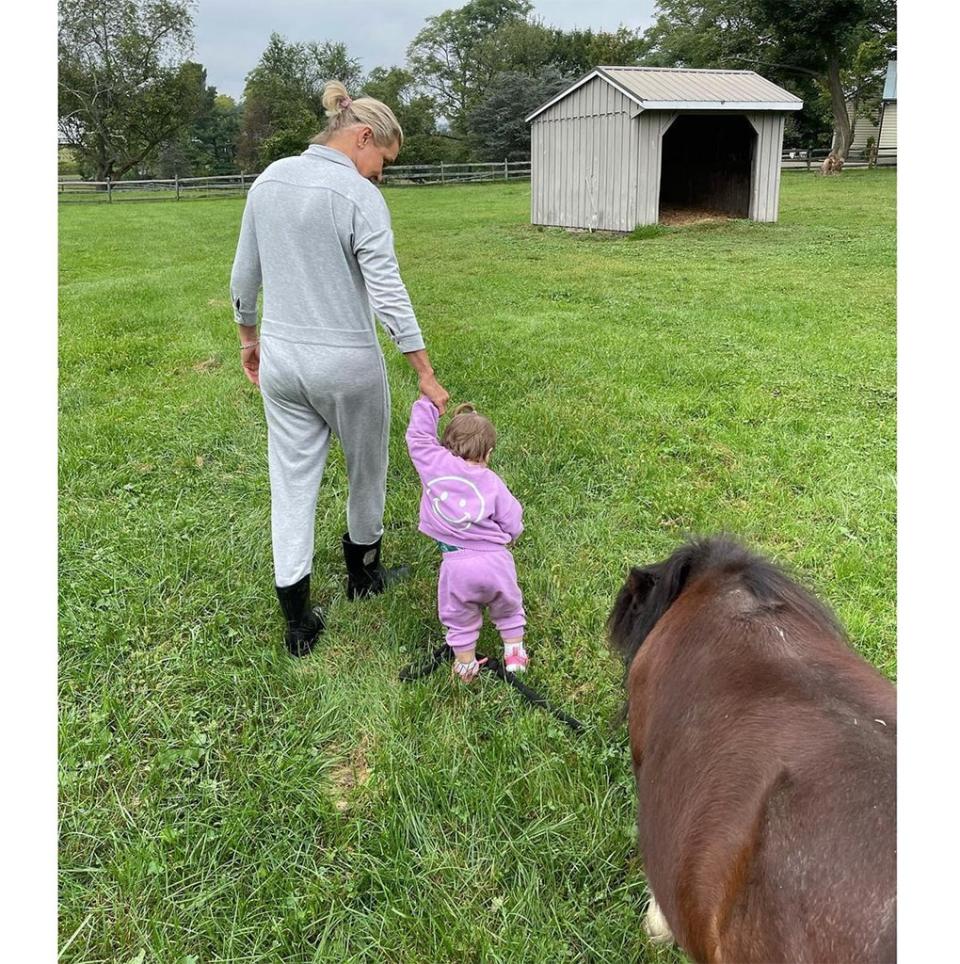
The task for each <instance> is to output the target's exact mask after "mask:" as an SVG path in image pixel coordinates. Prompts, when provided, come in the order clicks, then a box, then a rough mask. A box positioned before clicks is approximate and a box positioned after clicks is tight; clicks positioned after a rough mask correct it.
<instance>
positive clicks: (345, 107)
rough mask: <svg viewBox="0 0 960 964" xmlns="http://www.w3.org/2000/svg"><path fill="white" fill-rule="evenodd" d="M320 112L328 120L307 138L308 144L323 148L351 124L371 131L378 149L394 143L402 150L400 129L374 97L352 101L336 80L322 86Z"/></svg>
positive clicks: (393, 116) (388, 112) (392, 114)
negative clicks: (365, 126)
mask: <svg viewBox="0 0 960 964" xmlns="http://www.w3.org/2000/svg"><path fill="white" fill-rule="evenodd" d="M323 110H324V113H325V114H326V115H327V117H328V118H329V120H328V121H327V126H326V127H325V128H324V129H323V130H322V131H321V132H320V133H319V134H315V135H314V136H313V137H311V138H310V143H311V144H326V143H327V141H328V140H330V138H331V137H332V136H333V135H334V134H336V133H337V132H338V131H342V130H344V129H345V128H347V127H352V126H353V125H354V124H366V125H367V126H368V127H370V128H371V129H372V130H373V142H374V144H376V145H377V147H390V146H391V145H392V144H393V143H394V142H396V144H397V147H398V148H400V147H403V128H401V127H400V124H399V123H398V121H397V118H396V116H395V115H394V113H393V111H392V110H390V108H389V107H387V105H386V104H384V103H383V102H382V101H379V100H377V99H376V98H374V97H358V98H357V99H356V100H352V99H351V97H350V95H349V94H348V93H347V88H346V87H344V86H343V84H341V83H340V81H339V80H330V81H327V83H326V84H324V85H323Z"/></svg>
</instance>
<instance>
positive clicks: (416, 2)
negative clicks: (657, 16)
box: [194, 0, 655, 100]
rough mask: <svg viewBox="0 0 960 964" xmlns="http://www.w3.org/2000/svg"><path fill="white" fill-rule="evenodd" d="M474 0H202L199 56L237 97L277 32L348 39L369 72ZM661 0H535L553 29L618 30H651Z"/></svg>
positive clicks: (293, 38) (217, 83) (214, 81)
mask: <svg viewBox="0 0 960 964" xmlns="http://www.w3.org/2000/svg"><path fill="white" fill-rule="evenodd" d="M465 2H466V0H353V2H351V0H338V2H336V3H334V2H332V0H312V2H311V0H267V2H264V0H199V5H198V9H197V11H196V16H195V21H194V23H195V38H196V47H195V51H194V57H195V58H196V60H197V61H198V62H199V63H201V64H203V66H204V67H206V69H207V83H208V84H210V85H212V86H214V87H216V88H217V90H218V91H219V92H220V93H222V94H229V95H230V96H231V97H233V98H234V99H236V100H239V99H240V98H241V97H242V96H243V83H244V78H245V77H246V76H247V74H248V73H249V72H250V71H251V70H253V68H254V67H255V66H256V65H257V61H258V60H259V59H260V55H261V54H262V53H263V51H264V48H265V47H266V46H267V41H268V40H269V39H270V34H271V33H272V32H274V31H276V32H277V33H279V34H282V35H283V36H284V37H285V38H286V39H287V40H288V41H290V42H292V43H303V42H306V41H310V40H316V41H318V42H322V41H324V40H332V41H335V42H340V43H344V44H346V46H347V52H348V53H349V55H350V56H351V57H355V58H357V59H359V60H360V63H361V65H362V67H363V71H364V73H366V72H368V71H370V70H372V69H373V68H374V67H392V66H395V65H396V66H403V65H404V64H405V63H406V51H407V46H408V45H409V43H410V41H411V40H413V38H414V37H415V36H416V35H417V33H418V32H419V31H420V30H421V29H422V28H423V27H424V25H425V22H426V19H427V17H432V16H434V15H436V14H438V13H442V12H443V11H444V10H452V9H456V8H457V7H461V6H463V4H464V3H465ZM654 2H655V0H632V2H631V0H586V2H585V0H534V14H535V15H536V16H538V17H539V18H540V19H541V20H543V22H544V23H545V24H546V25H547V26H550V27H560V28H562V29H564V30H570V29H572V28H573V27H581V28H587V27H589V28H591V29H592V30H595V31H596V30H616V29H617V27H619V26H620V25H621V24H623V25H625V26H627V27H630V28H636V27H641V28H645V27H647V26H649V25H650V23H651V21H652V13H653V6H654Z"/></svg>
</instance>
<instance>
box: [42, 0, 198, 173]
mask: <svg viewBox="0 0 960 964" xmlns="http://www.w3.org/2000/svg"><path fill="white" fill-rule="evenodd" d="M59 16H60V22H59V29H58V37H57V40H58V54H59V64H58V87H59V110H58V119H59V127H60V132H61V134H62V136H63V137H64V139H65V140H66V141H67V142H68V143H70V145H71V146H72V147H73V150H74V152H75V154H76V156H77V159H78V161H79V163H80V167H81V169H82V170H83V172H84V173H85V174H93V175H94V176H95V177H96V179H97V180H106V179H107V178H114V179H118V178H121V177H123V176H124V174H126V173H127V172H129V171H132V170H135V169H136V168H137V166H138V165H139V164H141V163H142V162H143V161H144V160H145V159H146V158H148V157H149V156H150V155H151V153H152V152H154V151H155V149H156V148H157V146H158V145H159V144H161V143H162V142H163V141H165V140H168V139H169V138H171V137H172V136H173V135H174V134H175V133H176V132H177V131H179V130H180V129H181V128H183V127H184V126H185V125H187V124H189V123H190V121H191V120H192V119H193V118H194V116H195V115H196V113H197V110H198V107H199V105H200V103H201V99H202V97H203V91H204V79H205V74H204V70H203V68H202V67H201V66H200V65H199V64H195V63H190V62H189V61H186V60H185V59H184V58H185V56H186V54H187V53H189V51H190V48H191V47H192V44H193V18H192V14H191V10H190V2H189V0H120V2H118V3H112V4H104V3H101V2H95V0H59Z"/></svg>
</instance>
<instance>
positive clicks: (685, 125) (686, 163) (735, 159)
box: [660, 114, 757, 219]
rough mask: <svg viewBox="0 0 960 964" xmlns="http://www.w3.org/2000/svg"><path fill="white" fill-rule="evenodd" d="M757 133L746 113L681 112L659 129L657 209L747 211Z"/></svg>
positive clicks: (662, 211)
mask: <svg viewBox="0 0 960 964" xmlns="http://www.w3.org/2000/svg"><path fill="white" fill-rule="evenodd" d="M756 141H757V133H756V131H755V130H754V129H753V127H752V126H751V124H750V122H749V121H748V120H747V119H746V118H745V117H738V116H734V117H731V116H729V115H717V114H683V115H681V116H679V117H677V118H676V120H674V122H673V123H672V124H671V125H670V127H669V128H667V131H666V133H665V134H664V135H663V152H662V155H661V159H662V165H661V169H660V170H661V175H660V214H661V219H663V217H664V215H665V214H667V213H676V212H691V213H692V212H701V211H702V212H704V213H709V214H726V215H727V216H728V217H732V218H746V217H749V212H750V173H751V169H752V165H753V152H754V150H755V149H756Z"/></svg>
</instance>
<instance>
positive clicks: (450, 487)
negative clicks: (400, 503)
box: [427, 475, 486, 532]
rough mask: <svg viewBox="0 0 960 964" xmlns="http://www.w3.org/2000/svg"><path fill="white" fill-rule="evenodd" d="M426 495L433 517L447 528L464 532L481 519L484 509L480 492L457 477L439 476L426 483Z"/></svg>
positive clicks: (468, 481)
mask: <svg viewBox="0 0 960 964" xmlns="http://www.w3.org/2000/svg"><path fill="white" fill-rule="evenodd" d="M427 495H428V496H429V498H430V505H431V506H432V507H433V512H434V515H436V516H437V517H438V518H439V519H441V520H443V521H444V522H445V523H446V524H447V525H448V526H452V527H453V528H454V529H459V530H460V531H461V532H466V531H467V529H469V528H470V526H472V525H473V523H474V522H479V521H480V519H482V518H483V512H484V509H485V508H486V503H485V502H484V499H483V496H482V495H481V494H480V490H479V489H478V488H477V487H476V486H475V485H474V484H473V483H472V482H471V481H470V480H469V479H465V478H463V477H462V476H459V475H441V476H438V477H437V478H435V479H431V480H430V481H429V482H428V483H427Z"/></svg>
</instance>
